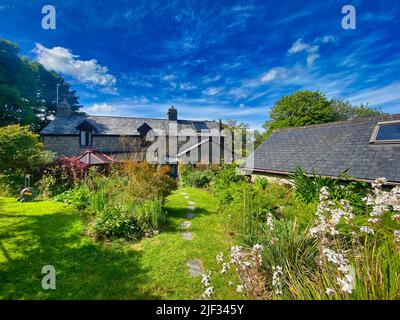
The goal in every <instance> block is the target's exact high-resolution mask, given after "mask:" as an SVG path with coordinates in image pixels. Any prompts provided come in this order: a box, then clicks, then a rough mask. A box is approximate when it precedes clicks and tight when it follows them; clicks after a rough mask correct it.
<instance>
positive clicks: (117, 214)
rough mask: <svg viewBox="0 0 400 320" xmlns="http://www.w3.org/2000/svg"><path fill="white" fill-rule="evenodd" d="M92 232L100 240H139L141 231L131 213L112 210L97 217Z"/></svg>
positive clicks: (119, 209)
mask: <svg viewBox="0 0 400 320" xmlns="http://www.w3.org/2000/svg"><path fill="white" fill-rule="evenodd" d="M92 232H93V233H94V234H95V235H96V237H98V238H113V237H114V238H127V239H137V238H138V236H139V233H140V229H139V226H138V224H137V222H136V220H135V219H134V218H133V217H132V213H131V212H129V211H127V210H124V209H121V208H110V209H108V210H105V211H104V212H102V213H101V214H100V215H99V216H98V217H97V219H96V221H95V224H94V226H93V228H92Z"/></svg>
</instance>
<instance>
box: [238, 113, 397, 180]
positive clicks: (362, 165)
mask: <svg viewBox="0 0 400 320" xmlns="http://www.w3.org/2000/svg"><path fill="white" fill-rule="evenodd" d="M384 120H400V115H389V116H379V117H369V118H359V119H354V120H351V121H341V122H333V123H327V124H321V125H313V126H306V127H298V128H290V129H283V130H277V131H274V132H273V133H272V135H271V136H270V137H269V138H268V139H267V140H266V141H264V143H263V144H262V145H261V146H260V147H259V148H257V149H256V150H255V151H254V166H253V165H252V164H251V163H249V162H248V161H246V162H245V163H244V164H243V165H242V167H244V168H247V169H252V168H254V170H255V171H267V172H268V171H269V172H275V171H279V172H281V171H283V172H288V173H289V172H294V171H295V170H296V166H297V165H300V166H301V167H302V169H303V170H304V171H305V172H307V173H309V174H312V173H313V172H314V171H315V173H317V174H319V175H327V176H338V175H339V174H340V173H341V172H342V171H344V170H346V169H349V174H350V175H351V176H353V177H354V178H359V179H366V180H374V179H376V178H378V177H386V178H387V179H388V180H389V181H391V182H395V183H400V144H390V145H371V144H370V143H369V141H370V138H371V135H372V132H373V129H374V127H375V125H376V123H377V122H379V121H384Z"/></svg>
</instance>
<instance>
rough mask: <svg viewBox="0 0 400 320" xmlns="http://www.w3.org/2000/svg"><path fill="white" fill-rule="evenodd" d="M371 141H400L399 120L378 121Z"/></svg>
mask: <svg viewBox="0 0 400 320" xmlns="http://www.w3.org/2000/svg"><path fill="white" fill-rule="evenodd" d="M370 142H371V143H400V120H398V121H385V122H378V124H377V125H376V127H375V129H374V132H373V134H372V137H371V141H370Z"/></svg>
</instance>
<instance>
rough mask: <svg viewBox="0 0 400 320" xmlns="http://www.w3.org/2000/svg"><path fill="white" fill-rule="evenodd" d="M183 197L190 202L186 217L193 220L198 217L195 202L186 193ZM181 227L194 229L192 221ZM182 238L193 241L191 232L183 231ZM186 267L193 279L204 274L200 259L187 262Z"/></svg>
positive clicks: (183, 193)
mask: <svg viewBox="0 0 400 320" xmlns="http://www.w3.org/2000/svg"><path fill="white" fill-rule="evenodd" d="M181 195H182V196H183V197H184V198H185V199H187V200H188V207H187V209H188V212H187V214H186V217H187V218H188V219H192V218H194V217H195V216H196V214H195V212H194V210H195V204H196V203H195V202H194V201H191V200H189V199H190V197H189V196H188V195H187V193H186V192H181ZM181 227H182V228H185V229H189V228H191V227H192V223H191V222H190V221H183V222H181ZM181 236H182V239H184V240H187V241H192V240H193V237H192V233H191V232H190V231H181ZM186 265H187V267H188V269H189V273H190V275H191V276H192V277H198V276H200V275H201V274H202V273H203V268H202V266H201V261H200V260H198V259H191V260H188V261H187V262H186Z"/></svg>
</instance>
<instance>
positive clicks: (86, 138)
mask: <svg viewBox="0 0 400 320" xmlns="http://www.w3.org/2000/svg"><path fill="white" fill-rule="evenodd" d="M79 137H80V145H81V146H82V147H83V146H91V145H92V130H81V131H80V134H79Z"/></svg>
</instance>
